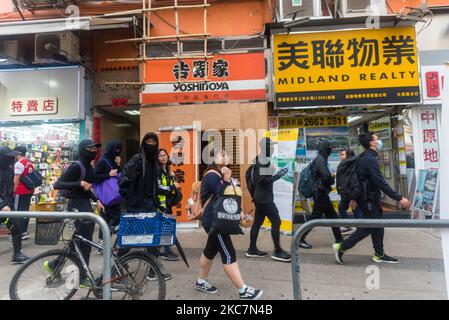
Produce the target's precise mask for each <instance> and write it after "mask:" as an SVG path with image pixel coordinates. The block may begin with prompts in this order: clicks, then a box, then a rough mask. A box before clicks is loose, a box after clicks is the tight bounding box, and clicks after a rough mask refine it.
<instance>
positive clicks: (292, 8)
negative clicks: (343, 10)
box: [277, 0, 332, 22]
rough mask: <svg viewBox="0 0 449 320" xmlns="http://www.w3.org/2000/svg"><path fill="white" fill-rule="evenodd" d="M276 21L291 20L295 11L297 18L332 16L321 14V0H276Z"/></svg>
mask: <svg viewBox="0 0 449 320" xmlns="http://www.w3.org/2000/svg"><path fill="white" fill-rule="evenodd" d="M277 3H278V7H277V9H278V10H277V20H278V22H288V21H292V19H293V17H294V16H295V13H296V17H295V18H296V19H297V18H304V17H309V18H310V19H322V18H332V16H331V15H329V14H326V15H324V14H323V8H322V6H321V0H279V1H277Z"/></svg>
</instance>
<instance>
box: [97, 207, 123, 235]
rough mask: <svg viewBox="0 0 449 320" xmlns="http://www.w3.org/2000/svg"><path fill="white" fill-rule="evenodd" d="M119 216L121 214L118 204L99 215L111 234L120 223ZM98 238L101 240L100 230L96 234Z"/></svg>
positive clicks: (101, 233)
mask: <svg viewBox="0 0 449 320" xmlns="http://www.w3.org/2000/svg"><path fill="white" fill-rule="evenodd" d="M120 214H121V209H120V204H116V205H114V206H111V207H106V208H105V211H104V212H102V213H101V217H102V218H103V219H104V221H106V223H107V224H108V226H109V230H111V233H112V232H114V229H115V227H117V226H118V225H119V223H120ZM98 237H99V238H100V239H101V240H103V232H102V231H101V229H100V232H99V234H98Z"/></svg>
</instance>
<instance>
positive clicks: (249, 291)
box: [240, 287, 263, 300]
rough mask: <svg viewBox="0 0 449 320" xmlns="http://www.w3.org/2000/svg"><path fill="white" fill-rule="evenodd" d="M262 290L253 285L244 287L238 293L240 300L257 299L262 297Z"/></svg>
mask: <svg viewBox="0 0 449 320" xmlns="http://www.w3.org/2000/svg"><path fill="white" fill-rule="evenodd" d="M262 295H263V291H262V290H260V289H255V288H253V287H246V289H245V292H243V293H240V299H241V300H259V299H260V297H262Z"/></svg>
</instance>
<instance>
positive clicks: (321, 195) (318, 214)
mask: <svg viewBox="0 0 449 320" xmlns="http://www.w3.org/2000/svg"><path fill="white" fill-rule="evenodd" d="M323 214H324V215H325V216H326V218H327V219H338V216H337V213H336V212H335V209H334V206H333V205H332V202H331V199H330V198H329V193H328V192H327V191H326V190H322V189H317V190H316V191H315V192H314V194H313V210H312V215H311V216H310V220H315V219H320V218H322V216H323ZM309 233H310V231H309V232H307V233H306V234H305V235H304V237H303V238H302V239H303V240H305V239H306V237H307V235H308V234H309ZM332 233H333V234H334V238H335V242H342V241H343V237H342V235H341V230H340V228H337V227H334V228H332Z"/></svg>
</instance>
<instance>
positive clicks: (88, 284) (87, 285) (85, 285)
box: [80, 278, 93, 289]
mask: <svg viewBox="0 0 449 320" xmlns="http://www.w3.org/2000/svg"><path fill="white" fill-rule="evenodd" d="M92 287H93V285H92V282H91V281H90V279H89V278H85V279H84V280H83V281H81V283H80V289H92Z"/></svg>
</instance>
